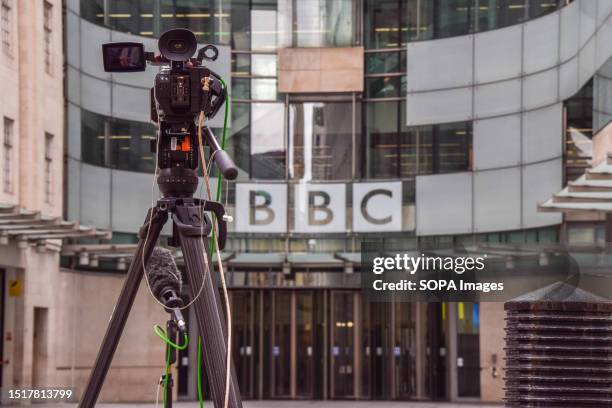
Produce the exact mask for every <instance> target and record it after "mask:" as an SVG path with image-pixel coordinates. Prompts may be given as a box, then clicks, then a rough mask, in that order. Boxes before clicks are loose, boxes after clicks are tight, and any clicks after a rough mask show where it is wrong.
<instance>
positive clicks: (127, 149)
mask: <svg viewBox="0 0 612 408" xmlns="http://www.w3.org/2000/svg"><path fill="white" fill-rule="evenodd" d="M110 129H111V130H110V135H109V139H110V164H111V166H112V167H114V168H117V169H121V170H130V171H142V172H149V173H152V172H154V171H155V155H154V154H153V153H151V140H155V128H154V126H153V125H151V124H148V123H140V122H132V121H128V120H120V119H114V120H113V121H112V122H111V127H110Z"/></svg>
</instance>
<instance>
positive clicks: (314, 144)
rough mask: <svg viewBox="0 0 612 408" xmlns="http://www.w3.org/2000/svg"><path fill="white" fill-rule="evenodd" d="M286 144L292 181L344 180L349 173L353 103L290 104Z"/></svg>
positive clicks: (350, 165)
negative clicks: (298, 179)
mask: <svg viewBox="0 0 612 408" xmlns="http://www.w3.org/2000/svg"><path fill="white" fill-rule="evenodd" d="M289 109H290V111H289V143H290V145H291V146H292V148H293V150H292V152H291V153H290V157H289V160H290V161H289V162H290V166H291V167H290V171H291V177H292V178H301V179H306V180H348V179H350V178H351V171H352V149H351V146H352V129H353V114H352V112H353V104H352V102H343V103H322V102H315V103H299V104H292V105H290V108H289Z"/></svg>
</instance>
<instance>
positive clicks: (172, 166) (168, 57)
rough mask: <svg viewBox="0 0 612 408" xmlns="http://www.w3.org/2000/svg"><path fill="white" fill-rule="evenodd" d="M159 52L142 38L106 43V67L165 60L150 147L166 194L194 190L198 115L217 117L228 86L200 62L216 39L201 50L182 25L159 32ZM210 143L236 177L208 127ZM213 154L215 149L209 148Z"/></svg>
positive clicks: (154, 93)
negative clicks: (147, 46) (147, 48)
mask: <svg viewBox="0 0 612 408" xmlns="http://www.w3.org/2000/svg"><path fill="white" fill-rule="evenodd" d="M158 46H159V51H160V53H161V55H155V53H153V52H146V51H145V50H144V46H143V44H141V43H134V42H118V43H108V44H103V45H102V54H103V59H104V70H105V71H107V72H138V71H144V70H145V68H146V64H147V62H148V63H149V64H151V65H159V66H162V68H161V70H160V71H159V73H158V74H157V75H156V76H155V83H154V86H153V87H152V88H151V120H152V121H153V122H154V123H156V124H157V127H158V131H157V140H156V141H153V142H156V143H151V151H152V152H153V153H156V154H157V163H158V167H159V175H158V179H157V183H158V184H159V186H160V190H161V192H162V193H163V194H164V195H174V196H179V197H180V196H191V195H192V194H193V193H194V192H195V190H196V188H197V185H198V178H197V173H196V172H195V169H197V167H198V155H197V148H198V140H197V137H196V134H197V128H196V118H197V117H198V115H199V114H200V113H203V114H204V116H205V117H206V118H207V119H211V118H213V117H214V116H215V115H216V114H217V112H218V111H219V109H220V108H221V106H223V103H224V102H225V97H226V93H227V89H226V87H225V85H224V82H223V80H222V79H221V77H220V76H219V75H218V74H217V73H215V72H214V71H212V70H211V69H209V68H207V67H206V66H204V65H203V64H202V62H203V61H204V60H206V61H214V60H216V59H217V57H218V56H219V51H218V49H217V48H216V47H215V46H213V45H206V46H204V47H202V48H201V49H200V50H199V51H198V54H197V57H196V58H193V55H194V53H195V52H196V50H197V41H196V37H195V35H194V34H193V33H192V32H191V31H189V30H187V29H183V28H177V29H172V30H169V31H166V32H165V33H163V34H162V35H161V37H160V38H159V42H158ZM204 136H205V138H206V143H207V144H208V145H209V146H210V147H211V149H212V150H213V151H215V153H214V155H213V156H212V157H213V159H214V161H215V162H216V164H217V165H218V166H219V167H220V168H221V170H222V172H223V175H224V176H225V177H226V178H228V179H230V180H233V179H235V178H236V176H237V174H238V172H237V168H236V167H235V165H234V163H233V162H232V160H231V158H230V157H229V155H227V153H226V152H225V151H223V150H221V149H220V147H219V144H218V142H217V140H216V139H215V137H214V135H213V134H212V132H211V131H210V129H208V128H206V129H204ZM211 154H212V152H211Z"/></svg>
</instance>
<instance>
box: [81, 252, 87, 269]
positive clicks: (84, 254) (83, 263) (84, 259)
mask: <svg viewBox="0 0 612 408" xmlns="http://www.w3.org/2000/svg"><path fill="white" fill-rule="evenodd" d="M79 265H81V266H87V265H89V254H88V253H87V251H81V252H79Z"/></svg>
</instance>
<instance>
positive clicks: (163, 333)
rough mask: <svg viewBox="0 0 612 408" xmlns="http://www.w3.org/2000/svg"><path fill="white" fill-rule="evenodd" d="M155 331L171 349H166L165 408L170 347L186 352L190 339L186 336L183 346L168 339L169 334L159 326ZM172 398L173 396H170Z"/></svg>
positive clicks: (155, 327) (154, 327) (154, 328)
mask: <svg viewBox="0 0 612 408" xmlns="http://www.w3.org/2000/svg"><path fill="white" fill-rule="evenodd" d="M153 331H154V332H155V334H157V336H158V337H159V338H160V339H162V340H163V341H164V343H166V344H167V345H168V346H169V347H168V348H167V349H166V375H165V377H164V407H165V406H166V398H167V394H168V375H169V374H170V347H173V348H175V349H177V350H185V349H186V348H187V346H188V345H189V337H188V336H187V334H185V342H184V343H183V344H182V345H180V346H179V345H178V344H176V343H174V342H173V341H172V340H170V339H169V338H168V334H167V333H166V331H165V330H164V329H162V328H161V327H160V326H159V325H158V324H156V325H155V326H153ZM170 398H172V396H170Z"/></svg>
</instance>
